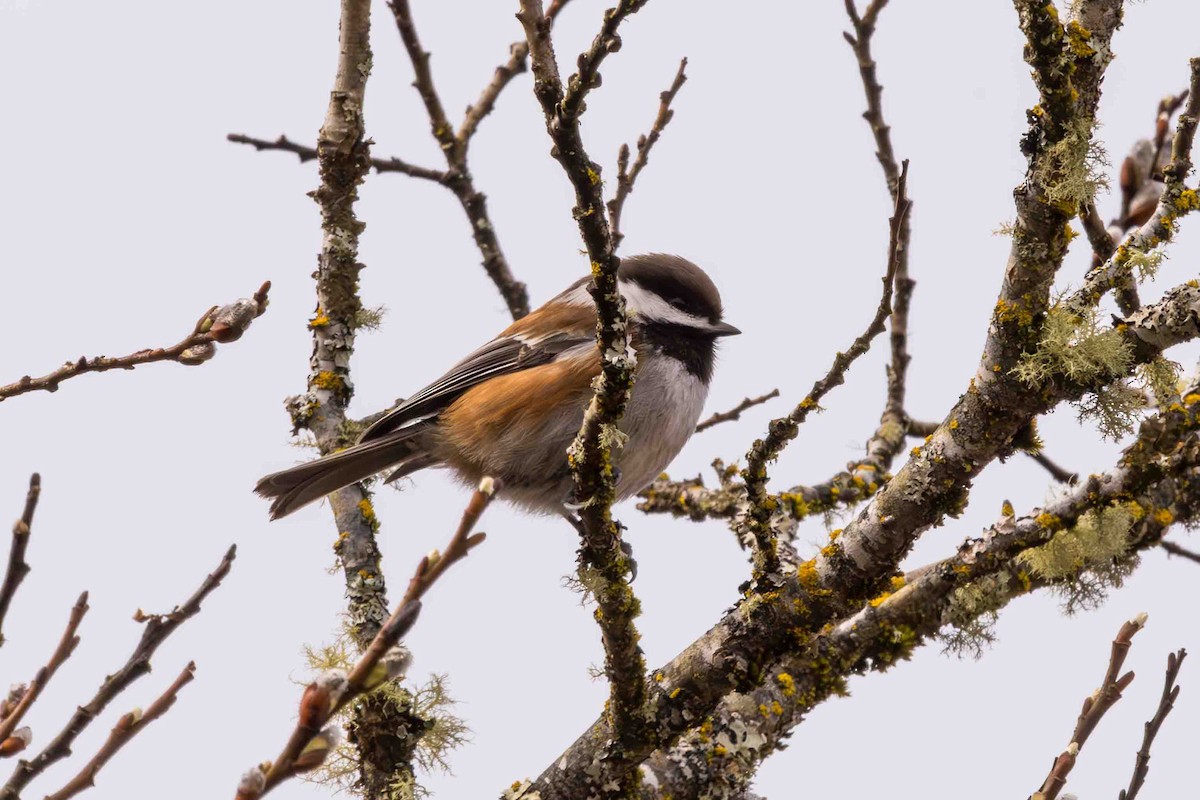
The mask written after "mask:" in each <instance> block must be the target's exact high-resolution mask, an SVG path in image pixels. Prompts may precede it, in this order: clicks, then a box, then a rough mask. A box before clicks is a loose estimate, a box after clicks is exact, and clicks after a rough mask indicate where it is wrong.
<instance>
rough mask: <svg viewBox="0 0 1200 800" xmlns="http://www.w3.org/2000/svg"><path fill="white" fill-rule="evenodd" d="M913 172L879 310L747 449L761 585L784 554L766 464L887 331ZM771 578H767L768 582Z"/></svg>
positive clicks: (900, 191) (903, 176)
mask: <svg viewBox="0 0 1200 800" xmlns="http://www.w3.org/2000/svg"><path fill="white" fill-rule="evenodd" d="M907 177H908V162H905V163H904V167H903V169H902V170H901V172H900V178H899V181H898V183H897V191H896V203H895V211H894V213H893V214H892V217H891V221H890V226H889V227H890V230H891V234H890V242H889V243H888V256H887V270H886V272H885V274H884V277H883V296H882V297H881V298H880V301H879V307H878V308H877V309H876V310H875V316H874V317H873V318H872V320H871V323H870V325H868V326H867V329H866V330H865V331H863V333H862V334H861V335H860V336H859V337H858V338H857V339H855V340H854V343H853V344H852V345H851V346H850V349H849V350H847V351H846V352H845V353H838V354H837V355H836V356H834V359H833V364H832V365H831V366H830V368H829V371H828V372H826V373H825V375H824V376H823V377H822V378H821V379H820V380H818V381H817V382H816V383H815V384H813V387H812V389H810V390H809V393H808V395H807V396H806V397H805V398H804V399H803V400H802V401H800V404H799V405H798V406H796V408H795V409H793V410H792V413H791V414H789V415H788V416H786V417H782V418H780V419H776V420H773V421H772V422H771V425H770V427H769V429H768V433H767V436H766V437H765V438H763V439H759V440H757V441H755V442H754V445H753V446H752V447H751V448H750V452H748V453H747V454H746V468H745V469H744V470H742V480H743V481H744V482H745V485H746V494H747V497H748V499H749V502H750V509H749V513H748V514H747V515H746V519H745V533H746V536H745V538H746V539H747V540H749V541H750V542H751V543H752V545H753V547H754V572H755V581H756V583H758V585H759V587H760V588H765V587H767V586H769V585H771V583H772V582H773V581H772V579H771V578H770V577H769V576H773V575H775V574H776V573H778V572H779V570H780V561H779V554H778V552H777V545H778V535H777V533H776V531H775V530H774V528H773V526H772V524H771V517H772V513H773V508H772V507H773V505H774V504H773V503H771V502H770V498H769V496H768V495H767V490H766V484H767V464H768V463H769V462H771V461H774V460H775V459H776V458H778V457H779V454H780V453H781V452H782V451H783V449H784V448H785V447H786V446H787V445H788V443H790V442H791V441H792V440H793V439H795V438H796V436H797V435H798V434H799V432H800V426H801V425H802V424H803V423H804V421H805V419H807V417H808V412H809V411H811V410H812V409H814V408H819V407H820V402H821V399H822V398H824V396H825V395H826V394H827V393H828V392H829V391H830V390H831V389H833V388H834V387H835V386H839V385H841V384H842V383H843V382H844V381H845V376H846V372H847V370H849V369H850V365H851V364H853V363H854V361H855V360H856V359H857V358H858V357H859V356H861V355H862V354H864V353H866V352H867V350H868V349H870V347H871V341H872V340H873V339H874V338H875V337H876V336H878V335H879V334H880V333H883V330H884V322H885V321H886V320H887V318H888V315H889V314H891V311H892V291H893V281H894V279H895V277H896V267H897V264H898V263H899V248H900V231H901V229H902V227H903V225H904V219H905V217H906V216H907V215H908V198H907V196H906V195H905V184H906V182H907ZM764 579H766V582H764Z"/></svg>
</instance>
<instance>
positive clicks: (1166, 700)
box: [1117, 648, 1187, 800]
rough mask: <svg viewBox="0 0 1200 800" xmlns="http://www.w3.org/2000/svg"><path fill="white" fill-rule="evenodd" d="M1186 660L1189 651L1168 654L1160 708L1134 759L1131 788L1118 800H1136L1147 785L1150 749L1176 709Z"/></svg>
mask: <svg viewBox="0 0 1200 800" xmlns="http://www.w3.org/2000/svg"><path fill="white" fill-rule="evenodd" d="M1185 658H1187V650H1184V649H1182V648H1181V649H1180V650H1178V651H1176V652H1174V653H1168V654H1167V669H1166V674H1165V675H1164V677H1163V690H1162V696H1161V697H1160V698H1159V700H1158V708H1156V709H1155V711H1154V716H1153V717H1151V718H1150V720H1149V721H1148V722H1147V723H1146V725H1145V730H1144V732H1143V734H1142V746H1141V747H1140V748H1138V752H1137V757H1136V758H1135V759H1134V766H1133V775H1132V776H1131V777H1130V778H1129V787H1128V788H1126V789H1122V790H1121V793H1120V795H1118V799H1117V800H1134V798H1136V797H1137V796H1138V792H1140V791H1141V790H1142V786H1144V785H1145V783H1146V776H1147V775H1148V774H1149V773H1150V748H1151V747H1152V746H1153V745H1154V738H1155V737H1156V736H1158V731H1159V729H1160V728H1161V727H1162V724H1163V722H1164V721H1165V720H1166V718H1167V715H1168V714H1170V713H1171V710H1172V709H1173V708H1175V701H1176V700H1177V699H1179V689H1180V687H1179V686H1178V685H1177V684H1176V683H1175V681H1177V680H1178V679H1179V668H1180V667H1182V666H1183V660H1184V659H1185Z"/></svg>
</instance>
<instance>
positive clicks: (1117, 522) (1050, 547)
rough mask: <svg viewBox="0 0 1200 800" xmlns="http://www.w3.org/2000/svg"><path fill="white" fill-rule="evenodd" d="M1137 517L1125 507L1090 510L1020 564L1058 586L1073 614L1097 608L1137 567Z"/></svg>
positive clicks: (1023, 557) (1021, 557) (1026, 554)
mask: <svg viewBox="0 0 1200 800" xmlns="http://www.w3.org/2000/svg"><path fill="white" fill-rule="evenodd" d="M1142 513H1144V512H1142ZM1137 519H1138V515H1137V513H1135V511H1134V510H1133V509H1132V508H1131V507H1130V505H1129V504H1124V503H1123V504H1119V505H1113V506H1109V507H1107V508H1103V509H1098V510H1093V511H1089V512H1087V513H1086V514H1084V515H1083V516H1081V517H1080V518H1079V519H1078V520H1077V521H1076V522H1075V524H1074V525H1073V526H1071V527H1070V528H1067V529H1066V530H1063V531H1061V532H1059V533H1058V534H1056V535H1055V536H1054V538H1053V539H1051V540H1050V541H1049V542H1047V543H1046V544H1044V545H1040V546H1038V547H1031V548H1029V549H1028V550H1025V551H1023V552H1022V553H1020V554H1019V555H1018V556H1017V558H1016V560H1017V562H1018V563H1019V564H1021V565H1022V566H1024V567H1025V568H1027V569H1028V570H1029V573H1030V575H1032V576H1033V577H1036V578H1039V579H1042V580H1045V581H1048V582H1051V583H1053V584H1055V585H1056V588H1057V590H1058V591H1059V593H1060V594H1061V595H1062V596H1063V599H1064V608H1065V610H1066V611H1067V613H1074V612H1075V611H1076V610H1080V609H1087V608H1093V607H1095V606H1096V605H1098V604H1099V603H1101V602H1103V600H1104V597H1105V595H1106V593H1107V590H1108V589H1109V588H1110V587H1115V586H1120V585H1121V582H1122V581H1123V579H1124V578H1125V576H1126V575H1128V574H1129V572H1130V570H1131V569H1132V565H1133V559H1131V558H1130V533H1131V532H1132V530H1133V526H1134V523H1135V522H1136V521H1137Z"/></svg>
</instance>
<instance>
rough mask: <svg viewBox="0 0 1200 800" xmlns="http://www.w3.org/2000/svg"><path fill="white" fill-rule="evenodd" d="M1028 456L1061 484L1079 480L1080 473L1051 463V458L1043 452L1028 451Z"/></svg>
mask: <svg viewBox="0 0 1200 800" xmlns="http://www.w3.org/2000/svg"><path fill="white" fill-rule="evenodd" d="M1026 455H1028V456H1029V457H1030V458H1032V459H1033V460H1034V461H1035V462H1036V463H1037V464H1038V466H1040V467H1041V468H1042V469H1044V470H1046V471H1047V472H1049V473H1050V476H1051V477H1052V478H1054V480H1056V481H1058V482H1059V483H1075V482H1076V481H1077V480H1079V473H1077V472H1071V471H1070V470H1068V469H1063V468H1062V467H1060V466H1059V465H1058V464H1055V463H1054V462H1053V461H1051V460H1050V458H1049V456H1047V455H1046V454H1045V453H1043V452H1042V451H1041V450H1034V451H1026Z"/></svg>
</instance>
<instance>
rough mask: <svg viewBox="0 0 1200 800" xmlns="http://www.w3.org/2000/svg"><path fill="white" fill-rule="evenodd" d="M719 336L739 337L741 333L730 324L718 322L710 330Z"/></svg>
mask: <svg viewBox="0 0 1200 800" xmlns="http://www.w3.org/2000/svg"><path fill="white" fill-rule="evenodd" d="M709 330H711V331H712V332H713V333H715V334H716V335H717V336H737V335H738V334H739V333H741V331H740V330H738V329H737V328H735V327H733V326H732V325H730V324H729V323H728V322H718V323H717V324H716V325H713V326H712V328H710V329H709Z"/></svg>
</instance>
